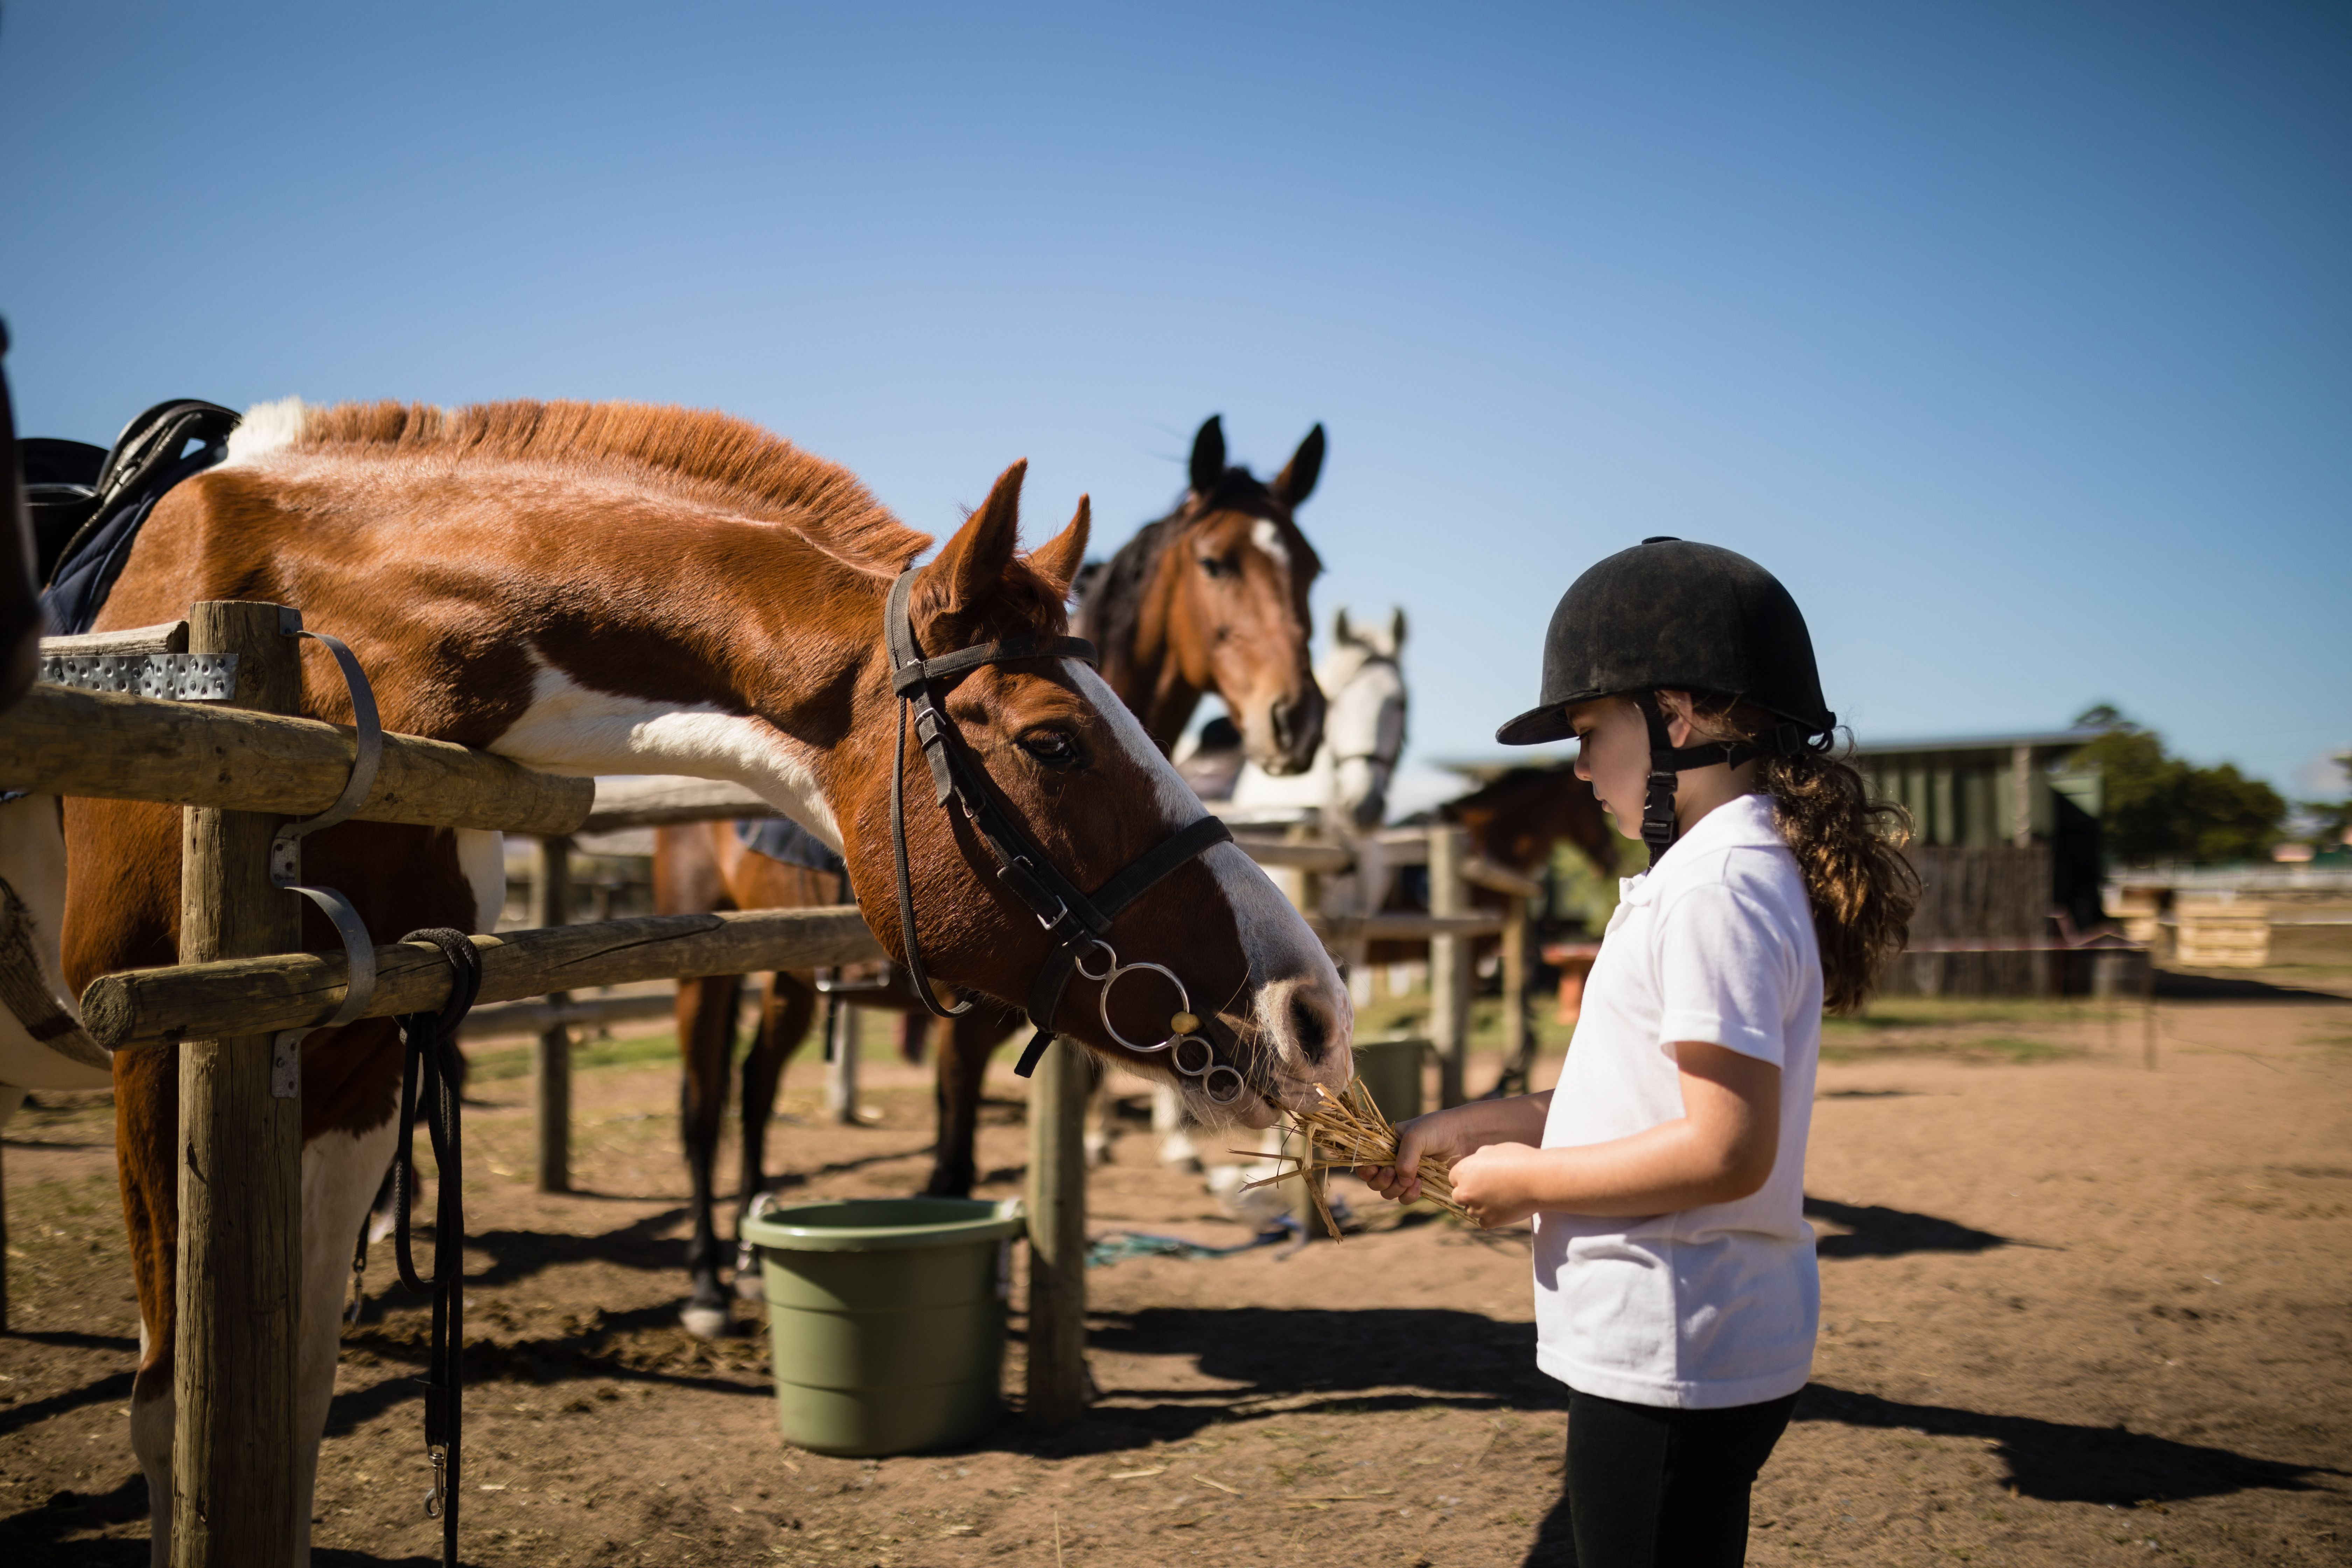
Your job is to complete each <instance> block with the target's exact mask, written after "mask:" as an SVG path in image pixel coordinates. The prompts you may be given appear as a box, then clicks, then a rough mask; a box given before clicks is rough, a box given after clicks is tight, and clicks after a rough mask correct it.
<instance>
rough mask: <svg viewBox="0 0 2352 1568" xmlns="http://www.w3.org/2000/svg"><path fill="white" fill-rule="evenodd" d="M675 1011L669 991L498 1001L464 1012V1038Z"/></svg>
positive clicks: (624, 1021) (536, 1031) (662, 1015)
mask: <svg viewBox="0 0 2352 1568" xmlns="http://www.w3.org/2000/svg"><path fill="white" fill-rule="evenodd" d="M676 1011H677V993H675V992H670V991H649V992H646V994H643V995H638V996H574V997H572V999H571V1000H570V1001H568V1002H545V1001H540V1002H499V1003H495V1004H493V1005H490V1006H487V1007H477V1008H475V1009H474V1010H473V1011H472V1012H470V1013H468V1014H467V1015H466V1037H467V1039H469V1040H479V1039H488V1038H491V1037H495V1036H499V1035H537V1034H541V1033H543V1032H545V1031H546V1030H549V1029H552V1028H555V1027H557V1026H560V1025H564V1024H593V1025H598V1026H602V1025H606V1024H627V1023H636V1022H641V1021H643V1020H645V1019H648V1018H667V1017H668V1016H670V1015H671V1014H673V1013H675V1012H676Z"/></svg>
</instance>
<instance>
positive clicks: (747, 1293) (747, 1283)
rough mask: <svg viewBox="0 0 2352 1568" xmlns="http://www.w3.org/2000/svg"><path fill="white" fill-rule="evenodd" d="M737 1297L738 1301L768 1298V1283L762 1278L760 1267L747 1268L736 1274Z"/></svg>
mask: <svg viewBox="0 0 2352 1568" xmlns="http://www.w3.org/2000/svg"><path fill="white" fill-rule="evenodd" d="M735 1299H736V1300H738V1301H764V1300H767V1299H768V1287H767V1284H766V1282H765V1281H763V1280H762V1279H761V1278H760V1271H759V1270H758V1269H756V1268H746V1269H742V1270H740V1271H739V1272H738V1273H737V1274H736V1276H735Z"/></svg>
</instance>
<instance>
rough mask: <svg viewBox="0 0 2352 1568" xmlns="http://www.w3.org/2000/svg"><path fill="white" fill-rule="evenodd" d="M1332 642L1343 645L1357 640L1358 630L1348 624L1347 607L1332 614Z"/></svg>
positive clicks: (1342, 606) (1342, 607) (1340, 608)
mask: <svg viewBox="0 0 2352 1568" xmlns="http://www.w3.org/2000/svg"><path fill="white" fill-rule="evenodd" d="M1331 640H1332V641H1333V642H1334V643H1338V644H1341V645H1345V644H1348V643H1351V642H1354V641H1355V640H1356V628H1355V627H1353V626H1349V624H1348V606H1347V605H1340V606H1339V608H1338V609H1337V610H1335V611H1333V612H1332V614H1331Z"/></svg>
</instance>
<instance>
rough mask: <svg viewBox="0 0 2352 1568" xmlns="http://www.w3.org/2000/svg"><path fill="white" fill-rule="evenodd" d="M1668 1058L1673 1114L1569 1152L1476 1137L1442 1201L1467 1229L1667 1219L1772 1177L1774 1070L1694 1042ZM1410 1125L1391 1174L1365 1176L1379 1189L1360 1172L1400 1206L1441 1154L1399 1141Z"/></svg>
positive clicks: (1776, 1113)
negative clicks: (1530, 1220) (1472, 1223)
mask: <svg viewBox="0 0 2352 1568" xmlns="http://www.w3.org/2000/svg"><path fill="white" fill-rule="evenodd" d="M1675 1061H1676V1063H1677V1064H1678V1065H1679V1067H1680V1068H1681V1077H1682V1094H1683V1114H1682V1115H1681V1116H1680V1117H1678V1118H1676V1119H1675V1120H1674V1121H1662V1122H1660V1123H1659V1124H1658V1125H1656V1126H1655V1127H1651V1128H1646V1129H1644V1130H1643V1131H1640V1132H1636V1133H1634V1134H1633V1136H1632V1137H1630V1138H1618V1139H1613V1140H1612V1141H1611V1142H1606V1143H1588V1144H1585V1145H1583V1146H1582V1147H1580V1148H1575V1149H1544V1148H1538V1147H1534V1146H1533V1144H1534V1143H1535V1142H1536V1140H1538V1139H1540V1138H1541V1136H1542V1127H1541V1124H1540V1123H1538V1125H1537V1126H1536V1128H1535V1130H1534V1131H1535V1138H1534V1139H1529V1138H1513V1139H1508V1140H1506V1139H1502V1138H1488V1139H1482V1140H1480V1141H1479V1142H1477V1143H1476V1144H1475V1145H1472V1146H1471V1147H1470V1148H1468V1149H1467V1150H1465V1152H1464V1153H1463V1154H1462V1155H1460V1156H1457V1157H1456V1158H1455V1160H1454V1170H1453V1180H1454V1201H1455V1202H1456V1203H1459V1204H1460V1205H1462V1206H1463V1207H1465V1208H1466V1209H1468V1210H1469V1211H1470V1213H1471V1214H1472V1215H1473V1216H1475V1218H1476V1219H1477V1221H1478V1223H1479V1224H1481V1225H1486V1226H1501V1225H1510V1224H1513V1223H1515V1222H1517V1221H1518V1220H1522V1219H1525V1218H1527V1217H1528V1215H1531V1214H1533V1213H1535V1212H1536V1211H1537V1210H1538V1209H1548V1210H1551V1211H1554V1212H1557V1213H1564V1214H1587V1215H1651V1214H1667V1213H1671V1212H1672V1211H1674V1210H1675V1209H1686V1208H1697V1207H1699V1206H1701V1205H1706V1204H1721V1203H1729V1202H1731V1201H1733V1200H1734V1199H1737V1198H1744V1197H1746V1196H1748V1194H1750V1193H1753V1192H1755V1191H1756V1190H1757V1189H1759V1187H1761V1186H1763V1184H1764V1183H1765V1182H1766V1180H1767V1179H1768V1178H1769V1177H1770V1175H1771V1174H1772V1163H1773V1161H1774V1160H1775V1159H1776V1158H1778V1156H1779V1154H1780V1068H1777V1067H1775V1066H1773V1065H1772V1064H1771V1063H1770V1062H1766V1061H1759V1060H1757V1059H1756V1058H1754V1057H1748V1056H1742V1055H1740V1054H1739V1053H1738V1051H1733V1050H1727V1049H1726V1048H1725V1047H1721V1046H1716V1045H1708V1044H1706V1043H1705V1042H1703V1041H1698V1040H1685V1041H1682V1042H1679V1043H1678V1044H1677V1045H1676V1046H1675ZM1528 1098H1529V1099H1535V1098H1538V1097H1536V1096H1529V1097H1528ZM1541 1098H1544V1099H1547V1100H1549V1096H1545V1097H1541ZM1494 1103H1495V1104H1496V1105H1510V1104H1514V1103H1517V1102H1515V1101H1511V1100H1503V1101H1498V1102H1494ZM1461 1109H1462V1110H1480V1109H1485V1108H1484V1107H1473V1106H1464V1107H1462V1108H1461ZM1454 1114H1456V1113H1455V1112H1453V1111H1446V1112H1442V1113H1441V1115H1444V1116H1452V1115H1454ZM1422 1120H1423V1121H1436V1120H1437V1118H1435V1117H1425V1118H1423V1119H1422ZM1419 1125H1420V1123H1419V1122H1417V1121H1408V1122H1406V1123H1405V1124H1404V1127H1403V1128H1401V1129H1399V1130H1398V1131H1399V1136H1398V1149H1397V1153H1398V1160H1397V1165H1398V1170H1394V1171H1381V1172H1375V1173H1372V1176H1385V1177H1388V1178H1391V1179H1390V1180H1389V1181H1388V1182H1387V1183H1386V1184H1383V1183H1381V1182H1380V1181H1375V1180H1373V1179H1372V1176H1367V1177H1366V1180H1367V1181H1370V1182H1371V1184H1372V1186H1373V1187H1374V1189H1375V1190H1377V1191H1379V1192H1381V1193H1382V1194H1385V1195H1387V1196H1390V1197H1393V1198H1397V1199H1399V1200H1401V1201H1407V1202H1409V1201H1411V1199H1412V1198H1413V1197H1417V1196H1419V1195H1420V1187H1421V1184H1420V1183H1419V1182H1417V1181H1414V1180H1412V1175H1411V1171H1412V1165H1413V1164H1414V1163H1418V1160H1419V1157H1420V1155H1421V1154H1423V1153H1447V1154H1451V1153H1453V1150H1452V1149H1451V1148H1441V1147H1439V1146H1438V1144H1437V1143H1436V1142H1434V1141H1430V1140H1424V1141H1423V1142H1420V1143H1418V1144H1417V1145H1414V1144H1408V1143H1407V1142H1406V1138H1405V1134H1406V1132H1407V1131H1409V1130H1411V1129H1412V1128H1415V1127H1417V1126H1419Z"/></svg>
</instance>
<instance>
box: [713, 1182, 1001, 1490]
mask: <svg viewBox="0 0 2352 1568" xmlns="http://www.w3.org/2000/svg"><path fill="white" fill-rule="evenodd" d="M1025 1224H1026V1221H1025V1219H1024V1214H1023V1210H1022V1206H1021V1203H1020V1200H1019V1199H1017V1198H1014V1199H1007V1200H1006V1201H1005V1202H1003V1203H995V1204H991V1203H981V1202H978V1201H976V1200H973V1199H970V1198H848V1199H841V1200H836V1201H835V1202H831V1203H807V1204H793V1205H782V1204H775V1203H769V1204H766V1205H762V1206H761V1207H760V1208H758V1209H756V1210H754V1211H753V1212H752V1214H751V1215H750V1216H749V1217H747V1218H746V1219H745V1220H744V1221H743V1226H742V1234H743V1237H744V1238H745V1239H746V1240H748V1241H750V1242H751V1245H752V1246H753V1247H757V1248H758V1249H759V1252H760V1278H761V1282H762V1283H763V1284H765V1286H766V1287H767V1291H768V1339H769V1344H770V1347H771V1349H772V1352H773V1354H774V1358H775V1366H776V1420H777V1422H778V1424H779V1425H780V1426H782V1428H783V1433H784V1440H785V1441H786V1442H789V1443H794V1444H797V1445H799V1446H800V1447H803V1448H807V1449H810V1450H812V1451H814V1452H815V1453H820V1454H853V1455H861V1456H868V1455H877V1454H905V1453H911V1452H913V1451H915V1450H917V1449H921V1448H942V1447H951V1446H952V1445H954V1444H957V1443H961V1442H967V1441H969V1440H971V1438H974V1437H977V1436H980V1435H981V1434H982V1433H983V1432H985V1431H987V1430H988V1428H989V1426H991V1424H992V1423H993V1422H994V1421H995V1419H996V1413H997V1399H998V1385H999V1384H1000V1383H1001V1381H1002V1379H1003V1363H1004V1294H1005V1281H1006V1279H1007V1262H1008V1259H1007V1258H1006V1250H1005V1249H1006V1247H1008V1246H1009V1245H1010V1243H1011V1242H1012V1239H1013V1237H1016V1236H1019V1235H1020V1234H1021V1233H1022V1231H1023V1229H1024V1226H1025Z"/></svg>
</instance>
